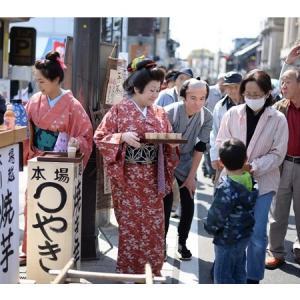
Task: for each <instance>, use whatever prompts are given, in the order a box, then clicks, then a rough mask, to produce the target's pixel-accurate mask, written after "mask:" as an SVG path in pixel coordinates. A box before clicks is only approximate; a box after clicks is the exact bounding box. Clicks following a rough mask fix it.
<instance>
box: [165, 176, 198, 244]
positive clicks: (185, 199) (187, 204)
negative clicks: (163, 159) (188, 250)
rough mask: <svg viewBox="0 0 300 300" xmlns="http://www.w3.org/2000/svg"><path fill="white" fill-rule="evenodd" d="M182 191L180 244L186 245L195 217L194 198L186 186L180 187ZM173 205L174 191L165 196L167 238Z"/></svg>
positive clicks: (179, 183) (179, 182)
mask: <svg viewBox="0 0 300 300" xmlns="http://www.w3.org/2000/svg"><path fill="white" fill-rule="evenodd" d="M176 180H177V182H178V185H179V187H180V186H181V185H182V183H183V182H182V181H180V180H179V179H178V178H176ZM179 191H180V205H181V214H180V221H179V225H178V229H177V230H178V235H179V240H178V242H179V244H180V245H182V246H184V245H185V244H186V240H187V238H188V235H189V231H190V229H191V224H192V221H193V217H194V199H193V198H191V197H190V193H189V191H188V189H187V188H186V187H183V188H179ZM172 205H173V192H172V191H171V193H170V194H168V195H166V196H165V197H164V209H165V238H166V237H167V233H168V230H169V224H170V216H171V210H172Z"/></svg>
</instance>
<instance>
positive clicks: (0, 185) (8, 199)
mask: <svg viewBox="0 0 300 300" xmlns="http://www.w3.org/2000/svg"><path fill="white" fill-rule="evenodd" d="M1 283H19V145H17V144H15V145H11V146H6V147H3V148H0V284H1Z"/></svg>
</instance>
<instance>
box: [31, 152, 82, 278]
mask: <svg viewBox="0 0 300 300" xmlns="http://www.w3.org/2000/svg"><path fill="white" fill-rule="evenodd" d="M45 153H46V154H45V155H42V156H38V157H35V158H33V159H31V160H29V161H28V201H27V203H28V206H27V216H28V217H27V224H28V226H27V227H28V230H27V278H28V279H32V280H36V283H43V284H45V283H49V282H50V281H51V280H52V279H53V276H51V275H50V274H49V270H50V269H63V267H64V266H65V265H66V264H67V263H68V262H69V261H70V259H71V258H74V260H75V263H76V267H77V268H78V269H80V260H81V214H82V158H83V155H82V154H77V155H76V157H75V158H68V157H67V153H65V152H57V153H56V152H45Z"/></svg>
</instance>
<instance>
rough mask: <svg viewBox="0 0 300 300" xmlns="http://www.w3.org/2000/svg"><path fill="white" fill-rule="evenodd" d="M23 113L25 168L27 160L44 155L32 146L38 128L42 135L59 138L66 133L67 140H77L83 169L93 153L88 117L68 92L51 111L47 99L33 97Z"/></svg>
mask: <svg viewBox="0 0 300 300" xmlns="http://www.w3.org/2000/svg"><path fill="white" fill-rule="evenodd" d="M26 112H27V116H28V121H29V124H30V132H31V136H30V137H29V140H27V141H25V142H24V154H23V157H24V163H25V164H27V160H28V159H31V158H33V157H35V156H38V155H39V154H40V153H41V152H42V151H43V149H39V148H37V147H35V146H34V145H33V140H34V136H33V135H34V132H35V129H36V128H37V127H38V128H40V129H43V130H44V131H53V132H58V134H59V133H61V132H65V133H66V134H67V135H68V136H69V138H71V137H75V138H76V139H78V140H79V142H80V149H79V151H80V152H81V153H84V157H83V167H84V168H85V166H86V164H87V162H88V160H89V157H90V155H91V153H92V149H93V127H92V123H91V121H90V118H89V116H88V115H87V113H86V112H85V110H84V108H83V107H82V105H81V103H80V102H79V101H78V100H77V99H75V98H74V96H73V94H72V92H71V91H67V93H66V94H65V95H63V96H62V97H61V98H60V99H59V100H58V102H57V103H56V104H55V105H54V106H53V107H52V108H51V109H50V106H49V103H48V100H47V96H46V95H43V94H42V93H36V94H35V95H33V96H32V97H31V98H30V100H29V102H28V103H27V104H26ZM44 134H45V132H44Z"/></svg>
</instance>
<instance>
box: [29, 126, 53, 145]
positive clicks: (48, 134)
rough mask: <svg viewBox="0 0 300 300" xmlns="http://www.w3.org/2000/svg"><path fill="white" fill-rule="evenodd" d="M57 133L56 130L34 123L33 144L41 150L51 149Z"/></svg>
mask: <svg viewBox="0 0 300 300" xmlns="http://www.w3.org/2000/svg"><path fill="white" fill-rule="evenodd" d="M58 135H59V132H58V131H51V130H46V129H42V128H39V127H38V126H36V125H34V134H33V146H34V147H36V148H38V149H40V150H43V151H53V149H54V147H55V143H56V140H57V138H58Z"/></svg>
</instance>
